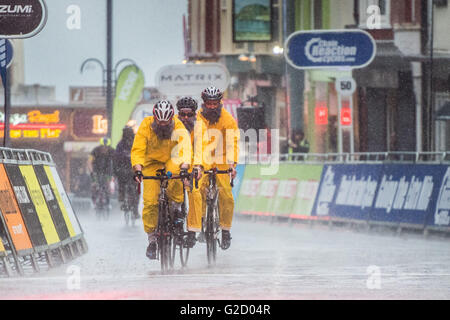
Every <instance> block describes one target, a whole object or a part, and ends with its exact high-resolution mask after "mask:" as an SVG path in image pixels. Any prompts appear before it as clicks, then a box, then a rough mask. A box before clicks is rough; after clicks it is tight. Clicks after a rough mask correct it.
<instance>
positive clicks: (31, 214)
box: [4, 163, 48, 251]
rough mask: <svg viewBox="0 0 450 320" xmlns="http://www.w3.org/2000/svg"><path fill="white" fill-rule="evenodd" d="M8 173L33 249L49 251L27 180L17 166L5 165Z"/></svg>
mask: <svg viewBox="0 0 450 320" xmlns="http://www.w3.org/2000/svg"><path fill="white" fill-rule="evenodd" d="M4 167H5V170H6V173H7V175H8V179H9V182H10V183H11V187H12V189H13V190H14V194H15V197H16V200H17V203H18V206H19V209H20V212H21V214H22V218H23V220H24V222H25V225H26V227H27V230H28V234H29V235H30V238H31V242H32V244H33V248H34V249H35V250H37V251H41V250H47V248H48V247H47V240H46V238H45V235H44V230H43V229H42V226H41V222H40V221H39V217H38V214H37V212H36V209H35V207H34V205H33V203H32V202H31V200H30V199H31V196H30V194H29V192H28V189H27V186H26V183H25V180H24V179H23V177H22V173H21V171H20V168H19V166H18V165H17V164H12V163H5V164H4Z"/></svg>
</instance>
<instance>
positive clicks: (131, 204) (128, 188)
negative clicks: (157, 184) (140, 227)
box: [120, 180, 139, 227]
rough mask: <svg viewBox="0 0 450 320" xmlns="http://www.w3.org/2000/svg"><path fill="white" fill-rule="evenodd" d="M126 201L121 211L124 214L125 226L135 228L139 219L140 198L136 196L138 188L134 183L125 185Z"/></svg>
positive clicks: (129, 182) (128, 182)
mask: <svg viewBox="0 0 450 320" xmlns="http://www.w3.org/2000/svg"><path fill="white" fill-rule="evenodd" d="M124 194H125V197H124V201H123V203H122V205H121V206H120V209H121V210H122V211H123V212H124V218H125V225H126V226H127V227H128V226H130V225H131V226H133V227H134V226H135V224H136V220H138V219H139V214H138V202H139V196H138V195H137V194H136V186H135V184H134V183H133V181H132V180H131V181H127V182H126V183H125V184H124Z"/></svg>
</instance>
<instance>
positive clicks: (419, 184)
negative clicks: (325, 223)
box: [312, 164, 450, 226]
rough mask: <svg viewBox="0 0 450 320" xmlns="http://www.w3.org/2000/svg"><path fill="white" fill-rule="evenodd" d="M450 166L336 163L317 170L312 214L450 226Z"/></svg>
mask: <svg viewBox="0 0 450 320" xmlns="http://www.w3.org/2000/svg"><path fill="white" fill-rule="evenodd" d="M449 212H450V168H449V166H446V165H426V164H353V165H351V164H336V165H326V166H325V167H324V170H323V172H322V178H321V182H320V185H319V191H318V193H317V196H316V199H315V203H314V206H313V210H312V214H313V215H315V216H330V217H339V218H346V219H357V220H368V221H378V222H389V223H408V224H415V225H423V226H425V225H433V226H450V216H449Z"/></svg>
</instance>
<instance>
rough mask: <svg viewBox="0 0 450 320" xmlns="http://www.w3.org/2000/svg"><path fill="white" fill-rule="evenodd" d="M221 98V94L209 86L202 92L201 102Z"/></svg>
mask: <svg viewBox="0 0 450 320" xmlns="http://www.w3.org/2000/svg"><path fill="white" fill-rule="evenodd" d="M222 98H223V93H222V91H220V90H219V89H217V88H216V87H214V86H209V87H208V88H206V89H205V90H203V92H202V99H203V101H208V100H221V99H222Z"/></svg>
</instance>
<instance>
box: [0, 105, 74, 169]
mask: <svg viewBox="0 0 450 320" xmlns="http://www.w3.org/2000/svg"><path fill="white" fill-rule="evenodd" d="M69 119H70V110H66V109H64V108H62V107H60V106H58V107H50V106H39V107H20V106H17V107H16V106H14V107H13V108H12V109H11V113H10V130H9V136H10V144H9V146H10V147H11V148H20V149H36V150H40V151H44V152H48V153H50V154H51V155H52V157H53V160H54V161H55V163H56V166H57V170H58V171H59V174H60V176H61V177H63V176H64V175H63V173H64V172H65V170H66V168H67V167H66V155H65V153H64V147H63V145H64V141H66V140H67V139H68V136H69V127H70V124H69ZM4 120H5V115H4V113H3V112H0V138H1V139H2V141H3V137H4V127H5V124H4Z"/></svg>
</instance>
